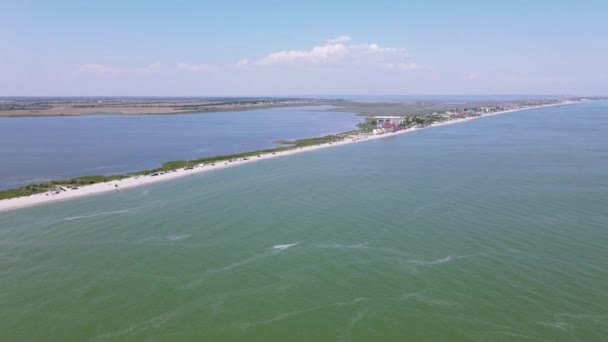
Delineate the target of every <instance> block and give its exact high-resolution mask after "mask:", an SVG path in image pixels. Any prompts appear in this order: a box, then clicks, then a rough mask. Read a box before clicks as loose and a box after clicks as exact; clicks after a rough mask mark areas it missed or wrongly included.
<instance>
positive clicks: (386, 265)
mask: <svg viewBox="0 0 608 342" xmlns="http://www.w3.org/2000/svg"><path fill="white" fill-rule="evenodd" d="M606 136H608V103H606V102H603V103H599V102H598V103H585V104H576V105H568V106H560V107H552V108H543V109H534V110H527V111H522V112H516V113H510V114H505V115H500V116H495V117H489V118H482V119H479V120H473V121H469V122H466V123H462V124H458V125H450V126H444V127H436V128H431V129H428V130H421V131H419V132H414V133H411V134H405V135H401V136H395V137H390V138H386V139H380V140H375V141H369V142H363V143H359V144H352V145H345V146H340V147H336V148H332V149H326V150H319V151H316V152H312V153H305V154H300V155H293V156H289V157H284V158H279V159H273V160H267V161H263V162H259V163H255V164H249V165H243V166H241V167H238V168H233V169H226V170H222V171H220V172H210V173H206V174H200V175H196V176H191V177H186V178H182V179H178V180H175V181H170V182H166V183H159V184H155V185H152V186H146V187H142V188H134V189H130V190H125V191H121V192H119V193H113V194H107V195H99V196H94V197H89V198H83V199H78V200H75V201H69V202H63V203H56V204H50V205H45V206H40V207H33V208H27V209H21V210H15V211H10V212H3V213H0V244H1V245H2V247H1V248H0V277H1V280H2V281H1V282H0V339H1V340H90V341H105V340H201V339H206V340H218V341H233V340H247V341H284V340H295V341H310V340H320V341H351V340H352V341H370V340H373V341H395V340H406V339H409V340H453V341H458V340H462V341H468V340H520V339H530V340H557V341H571V340H577V339H578V340H585V341H588V340H592V341H595V340H597V341H601V340H603V339H604V337H605V336H606V335H607V334H608V315H607V314H606V312H607V310H606V309H607V308H608V293H607V292H606V291H605V285H606V284H608V267H607V266H606V265H608V250H607V249H606V245H608V228H607V227H608V212H607V211H606V208H607V207H608V179H607V178H606V175H607V174H608V139H606Z"/></svg>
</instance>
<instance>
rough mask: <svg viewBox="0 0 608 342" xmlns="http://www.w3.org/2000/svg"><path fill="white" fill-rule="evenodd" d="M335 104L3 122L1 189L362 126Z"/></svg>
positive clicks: (147, 166)
mask: <svg viewBox="0 0 608 342" xmlns="http://www.w3.org/2000/svg"><path fill="white" fill-rule="evenodd" d="M328 108H332V107H331V106H304V107H279V108H269V109H268V108H267V109H256V110H249V111H233V112H214V113H213V112H212V113H192V114H174V115H83V116H66V117H62V116H54V117H16V118H13V117H0V160H2V167H0V190H2V189H11V188H17V187H20V186H22V185H25V184H28V183H39V182H44V181H48V180H58V179H65V178H70V177H78V176H86V175H109V174H119V173H127V172H133V171H140V170H146V169H152V168H156V167H159V166H160V165H161V163H163V162H167V161H172V160H188V159H196V158H200V157H210V156H218V155H225V154H232V153H239V152H245V151H253V150H258V149H263V148H271V147H275V146H277V145H276V144H274V142H275V141H277V140H293V139H302V138H310V137H315V136H322V135H326V134H332V133H340V132H345V131H350V130H354V129H356V124H357V123H359V122H360V121H362V118H361V117H360V116H357V115H355V114H353V113H347V112H328V111H325V109H328Z"/></svg>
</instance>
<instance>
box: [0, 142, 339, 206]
mask: <svg viewBox="0 0 608 342" xmlns="http://www.w3.org/2000/svg"><path fill="white" fill-rule="evenodd" d="M350 133H351V132H346V133H341V134H337V135H326V136H323V137H317V138H307V139H299V140H294V141H286V140H280V141H277V142H276V143H278V144H281V145H285V146H281V147H275V148H269V149H264V150H256V151H249V152H242V153H236V154H228V155H223V156H215V157H205V158H199V159H194V160H174V161H169V162H165V163H163V164H162V165H161V167H159V168H156V169H152V170H143V171H137V172H131V173H126V174H120V175H110V176H84V177H76V178H70V179H65V180H57V181H49V182H45V183H39V184H29V185H25V186H22V187H20V188H17V189H9V190H3V191H0V200H3V199H9V198H15V197H22V196H29V195H34V194H39V193H44V192H48V191H62V190H61V188H64V189H66V188H68V189H73V188H78V187H80V186H84V185H90V184H96V183H103V182H110V181H116V180H121V179H125V178H130V177H136V176H144V175H148V174H152V173H158V172H168V171H173V170H177V169H183V168H188V167H194V166H196V165H199V164H213V163H218V162H222V161H230V160H233V159H240V158H248V157H254V156H258V155H261V154H267V153H276V152H282V151H288V150H293V149H297V148H301V147H306V146H313V145H319V144H325V143H333V142H338V141H340V140H343V139H344V138H346V137H347V136H348V135H349V134H350Z"/></svg>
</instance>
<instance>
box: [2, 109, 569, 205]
mask: <svg viewBox="0 0 608 342" xmlns="http://www.w3.org/2000/svg"><path fill="white" fill-rule="evenodd" d="M571 103H576V102H563V103H558V104H550V105H543V106H536V107H528V108H518V109H512V110H506V111H501V112H496V113H492V114H486V115H483V116H478V117H469V118H463V119H456V120H450V121H444V122H440V123H436V124H433V125H431V126H429V127H437V126H445V125H453V124H457V123H461V122H466V121H470V120H475V119H479V118H484V117H488V116H494V115H499V114H506V113H512V112H516V111H522V110H526V109H536V108H542V107H552V106H559V105H565V104H571ZM429 127H425V128H429ZM425 128H410V129H404V130H400V131H397V132H394V133H386V134H380V135H367V134H357V135H352V136H350V137H348V138H346V139H344V140H341V141H338V142H333V143H326V144H320V145H314V146H307V147H301V148H297V149H293V150H288V151H281V152H272V153H264V154H260V155H258V156H252V157H248V158H247V160H245V159H243V158H239V159H237V160H235V161H232V162H229V161H221V162H217V163H215V164H213V165H211V164H207V165H197V166H195V167H194V168H193V169H190V170H186V169H179V170H175V171H169V172H166V173H162V174H158V175H157V176H150V175H146V176H137V177H130V178H125V179H122V180H116V181H111V182H104V183H97V184H91V185H85V186H81V187H79V188H77V189H69V188H64V189H65V190H64V191H58V192H57V191H53V192H45V193H40V194H35V195H30V196H23V197H16V198H10V199H5V200H0V211H5V210H12V209H17V208H23V207H30V206H34V205H41V204H45V203H51V202H57V201H65V200H69V199H74V198H78V197H83V196H89V195H94V194H100V193H105V192H110V191H120V190H122V189H129V188H133V187H136V186H142V185H147V184H153V183H158V182H164V181H168V180H171V179H175V178H179V177H184V176H188V175H194V174H199V173H204V172H208V171H214V170H221V169H225V168H229V167H234V166H238V165H242V164H248V163H254V162H257V161H260V160H266V159H272V158H278V157H284V156H289V155H293V154H297V153H303V152H309V151H315V150H319V149H322V148H328V147H334V146H341V145H346V144H352V143H357V142H362V141H369V140H376V139H382V138H388V137H392V136H395V135H399V134H405V133H410V132H413V131H417V130H421V129H425Z"/></svg>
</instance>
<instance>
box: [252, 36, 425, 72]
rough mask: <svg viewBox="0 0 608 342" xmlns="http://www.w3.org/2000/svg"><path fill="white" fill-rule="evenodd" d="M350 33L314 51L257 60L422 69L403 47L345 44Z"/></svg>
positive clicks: (264, 63) (269, 63)
mask: <svg viewBox="0 0 608 342" xmlns="http://www.w3.org/2000/svg"><path fill="white" fill-rule="evenodd" d="M347 41H350V37H349V36H340V37H338V38H333V39H330V40H328V43H327V44H325V45H320V46H315V47H313V48H312V49H310V50H283V51H276V52H272V53H270V54H268V55H266V56H265V57H263V58H261V59H260V60H258V61H257V62H256V64H258V65H262V66H280V65H287V66H335V67H346V66H353V65H356V66H359V67H364V66H368V67H380V68H390V69H396V70H401V71H413V70H418V69H420V68H421V67H420V65H418V64H417V63H414V62H412V61H411V60H410V57H411V56H410V54H409V53H408V52H407V50H405V49H403V48H390V47H381V46H379V45H378V44H344V43H345V42H347Z"/></svg>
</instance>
